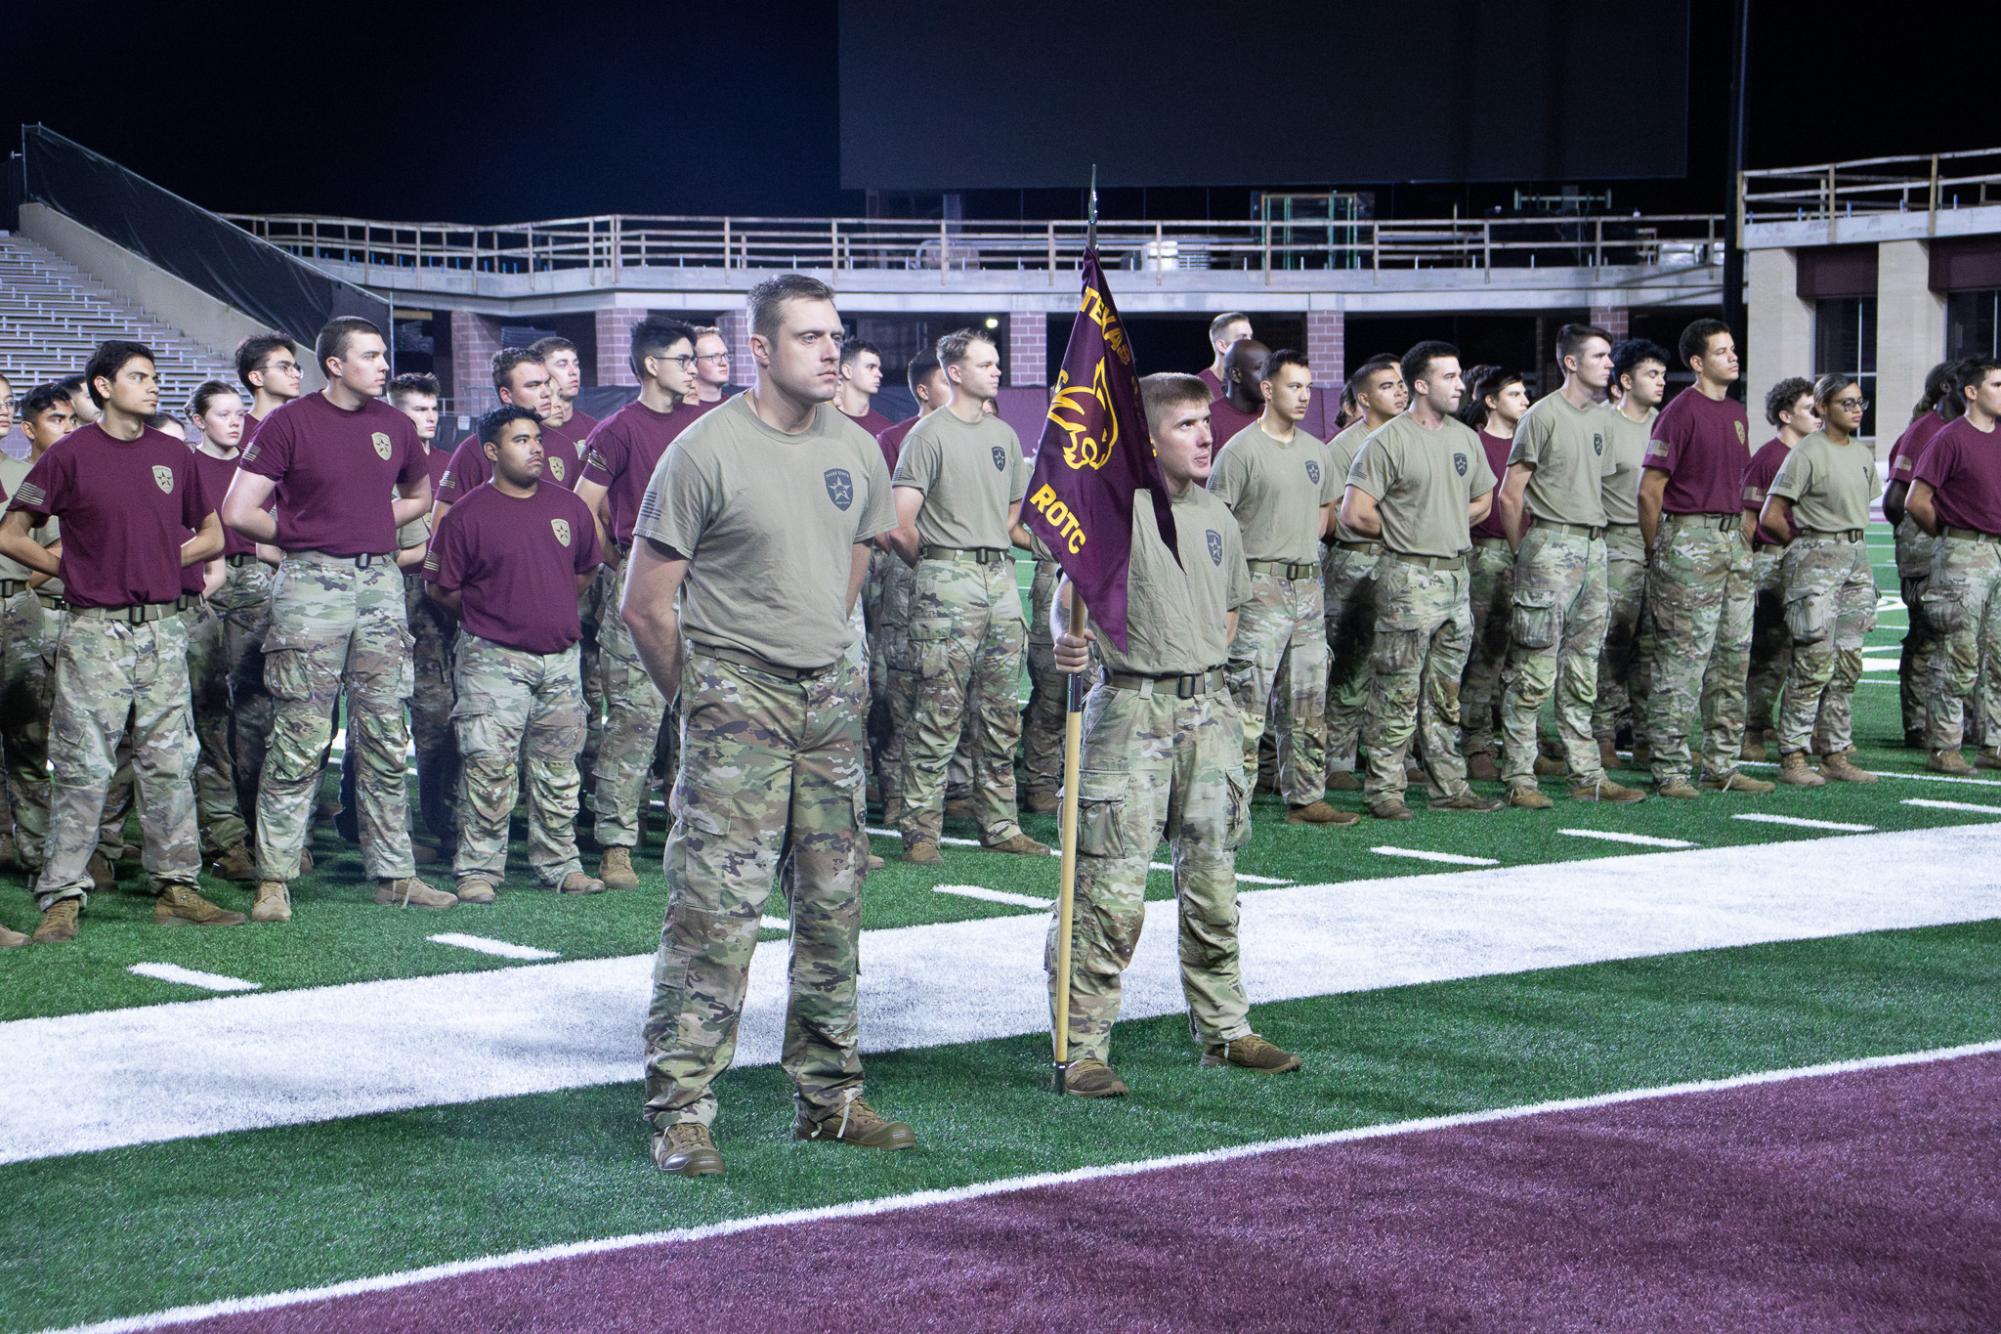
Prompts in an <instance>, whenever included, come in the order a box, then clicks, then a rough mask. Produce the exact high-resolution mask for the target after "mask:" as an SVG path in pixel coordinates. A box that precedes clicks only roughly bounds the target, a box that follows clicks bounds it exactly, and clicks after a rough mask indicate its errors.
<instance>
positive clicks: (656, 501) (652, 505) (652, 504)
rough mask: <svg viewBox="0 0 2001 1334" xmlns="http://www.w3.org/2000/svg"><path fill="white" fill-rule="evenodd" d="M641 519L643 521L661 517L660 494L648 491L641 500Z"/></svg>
mask: <svg viewBox="0 0 2001 1334" xmlns="http://www.w3.org/2000/svg"><path fill="white" fill-rule="evenodd" d="M639 517H640V519H641V520H642V521H645V520H649V519H657V518H659V517H660V493H659V492H658V491H648V492H647V493H646V494H645V495H643V496H641V497H640V498H639Z"/></svg>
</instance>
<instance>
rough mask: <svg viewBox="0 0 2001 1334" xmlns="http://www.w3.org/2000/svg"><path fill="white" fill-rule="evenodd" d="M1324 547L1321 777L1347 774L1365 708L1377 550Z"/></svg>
mask: <svg viewBox="0 0 2001 1334" xmlns="http://www.w3.org/2000/svg"><path fill="white" fill-rule="evenodd" d="M1354 545H1356V544H1350V546H1343V545H1342V544H1340V543H1339V542H1330V543H1328V544H1327V546H1326V548H1325V549H1324V550H1323V551H1322V553H1321V557H1320V577H1321V586H1322V597H1321V604H1322V608H1323V610H1322V615H1323V618H1324V620H1325V622H1326V631H1327V635H1326V637H1327V703H1326V706H1325V714H1326V720H1327V772H1328V773H1329V774H1330V775H1331V774H1335V773H1344V774H1348V773H1353V772H1355V761H1356V759H1357V757H1358V756H1359V755H1360V753H1361V746H1362V715H1363V714H1364V713H1366V712H1367V711H1368V707H1369V660H1370V657H1371V655H1372V654H1374V652H1375V649H1376V570H1377V565H1378V562H1380V561H1381V560H1382V548H1381V547H1380V546H1377V545H1376V544H1375V543H1373V542H1371V543H1364V544H1359V545H1361V546H1362V548H1363V549H1361V550H1353V549H1351V547H1352V546H1354Z"/></svg>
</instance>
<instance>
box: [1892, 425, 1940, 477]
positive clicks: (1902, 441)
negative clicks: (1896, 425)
mask: <svg viewBox="0 0 2001 1334" xmlns="http://www.w3.org/2000/svg"><path fill="white" fill-rule="evenodd" d="M1944 429H1945V419H1944V418H1943V417H1941V416H1939V415H1938V414H1937V413H1936V412H1923V413H1919V414H1918V419H1917V420H1916V421H1914V422H1912V423H1911V424H1910V425H1909V426H1906V427H1905V428H1904V433H1903V434H1902V435H1900V436H1898V437H1897V442H1896V443H1895V444H1893V445H1891V446H1890V457H1889V459H1888V460H1886V462H1887V464H1888V467H1889V473H1890V480H1891V481H1892V482H1893V483H1894V482H1902V483H1903V484H1904V485H1906V486H1909V485H1910V483H1911V477H1912V475H1913V474H1915V473H1916V472H1917V468H1918V460H1919V459H1921V458H1923V457H1924V453H1925V446H1927V445H1929V444H1931V442H1932V441H1933V440H1935V439H1937V438H1938V433H1939V432H1940V431H1943V430H1944Z"/></svg>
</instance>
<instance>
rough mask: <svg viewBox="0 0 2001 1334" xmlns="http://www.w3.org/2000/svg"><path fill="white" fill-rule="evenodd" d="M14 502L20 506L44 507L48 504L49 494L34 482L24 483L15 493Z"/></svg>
mask: <svg viewBox="0 0 2001 1334" xmlns="http://www.w3.org/2000/svg"><path fill="white" fill-rule="evenodd" d="M14 502H15V503H16V504H19V505H43V504H46V503H48V493H47V492H45V491H43V490H42V488H41V487H39V486H36V485H35V484H34V483H33V482H23V483H21V489H20V490H19V491H16V492H15V493H14Z"/></svg>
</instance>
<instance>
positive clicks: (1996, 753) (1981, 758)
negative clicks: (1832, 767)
mask: <svg viewBox="0 0 2001 1334" xmlns="http://www.w3.org/2000/svg"><path fill="white" fill-rule="evenodd" d="M1848 753H1849V754H1851V755H1853V754H1854V753H1855V748H1854V747H1853V746H1851V747H1849V749H1848ZM1973 767H1974V768H1976V769H2001V750H1996V749H1995V748H1994V747H1992V746H1982V747H1981V748H1980V753H1979V754H1978V755H1975V756H1974V757H1973Z"/></svg>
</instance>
